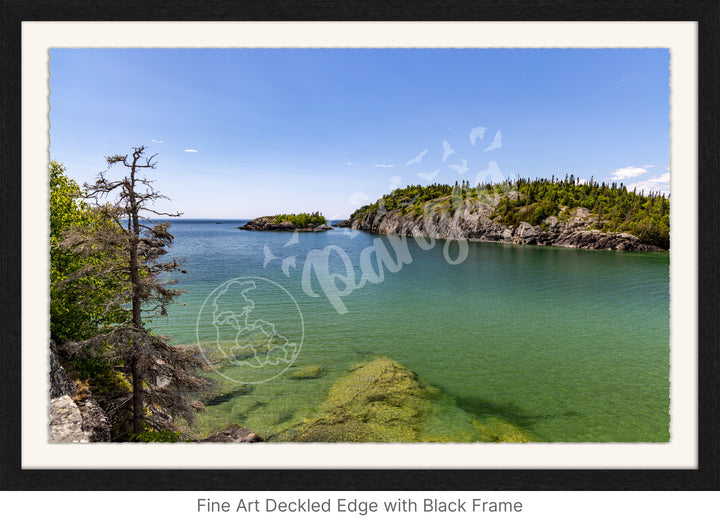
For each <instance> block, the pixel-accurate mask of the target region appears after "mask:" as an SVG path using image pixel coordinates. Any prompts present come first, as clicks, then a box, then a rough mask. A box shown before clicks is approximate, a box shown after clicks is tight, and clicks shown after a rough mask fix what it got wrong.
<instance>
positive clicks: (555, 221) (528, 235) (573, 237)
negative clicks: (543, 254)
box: [350, 192, 662, 252]
mask: <svg viewBox="0 0 720 527" xmlns="http://www.w3.org/2000/svg"><path fill="white" fill-rule="evenodd" d="M518 196H519V194H518V193H517V192H515V193H510V194H508V196H507V197H508V198H510V199H517V197H518ZM498 201H499V198H498V197H497V196H496V197H494V198H493V199H489V200H487V201H480V200H479V199H475V198H469V199H465V200H463V201H461V202H460V203H458V204H456V207H452V206H451V203H450V199H449V198H448V197H443V198H437V199H434V200H431V201H429V202H427V203H426V204H425V205H424V209H423V212H422V213H420V214H413V213H402V211H400V210H391V211H386V210H385V209H384V208H383V206H382V203H381V202H378V207H377V210H376V211H369V212H367V213H365V214H360V215H358V216H357V217H355V218H353V219H352V222H351V225H350V226H351V228H353V229H359V230H363V231H367V232H372V233H374V234H385V235H388V234H392V235H398V236H412V237H426V238H435V239H454V240H457V239H467V240H474V241H487V242H502V243H511V244H517V245H552V246H555V247H574V248H581V249H605V250H614V251H640V252H648V251H659V250H662V249H661V248H659V247H655V246H653V245H647V244H644V243H642V241H641V240H640V239H639V238H638V237H637V236H634V235H632V234H628V233H617V232H604V231H601V230H599V229H597V228H595V226H596V224H597V217H596V216H595V215H594V214H592V213H591V212H590V211H589V210H587V209H584V208H582V207H578V208H576V209H574V210H572V211H567V210H563V211H562V212H561V214H560V216H561V217H558V216H550V217H548V218H545V219H544V220H543V221H542V222H541V223H540V224H538V225H531V224H530V223H527V222H524V221H523V222H520V223H519V224H518V225H517V226H509V225H503V224H502V223H500V222H499V221H497V220H496V219H495V218H493V217H492V216H493V214H494V213H495V206H496V205H497V202H498ZM561 218H562V219H561Z"/></svg>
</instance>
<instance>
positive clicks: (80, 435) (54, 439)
mask: <svg viewBox="0 0 720 527" xmlns="http://www.w3.org/2000/svg"><path fill="white" fill-rule="evenodd" d="M89 441H90V438H89V436H88V434H87V433H85V431H84V430H83V419H82V415H81V414H80V410H79V409H78V407H77V405H76V404H75V403H74V402H73V400H72V399H71V398H70V396H69V395H62V396H60V397H56V398H54V399H52V400H51V401H50V442H51V443H88V442H89Z"/></svg>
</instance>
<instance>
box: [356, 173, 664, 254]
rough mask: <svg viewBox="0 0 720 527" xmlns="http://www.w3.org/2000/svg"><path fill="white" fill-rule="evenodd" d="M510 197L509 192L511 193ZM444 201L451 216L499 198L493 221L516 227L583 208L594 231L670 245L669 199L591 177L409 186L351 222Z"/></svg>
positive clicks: (421, 209) (363, 209)
mask: <svg viewBox="0 0 720 527" xmlns="http://www.w3.org/2000/svg"><path fill="white" fill-rule="evenodd" d="M511 193H512V194H511ZM445 197H448V198H449V200H448V203H447V204H444V205H445V208H446V209H447V210H448V212H449V213H450V214H453V213H454V211H455V210H456V209H457V208H458V206H459V204H460V203H461V201H462V200H465V199H477V200H479V201H481V202H484V203H491V202H493V200H498V199H499V201H497V205H496V206H495V212H494V214H493V215H492V216H491V218H492V219H495V220H496V221H499V222H501V223H503V224H505V225H512V226H517V225H518V224H519V223H520V222H521V221H525V222H528V223H530V224H532V225H539V224H542V222H543V220H545V219H546V218H548V217H549V216H557V217H558V218H559V219H561V220H564V219H567V218H568V217H569V216H570V214H571V212H572V211H573V210H576V209H577V207H583V208H585V209H588V210H589V211H590V213H592V214H593V217H594V218H595V219H596V225H595V228H598V229H601V230H604V231H606V232H627V233H630V234H633V235H635V236H637V237H638V238H640V240H641V241H642V242H643V243H647V244H651V245H655V246H657V247H661V248H664V249H667V248H669V247H670V200H669V199H668V198H666V197H665V196H663V195H662V194H660V193H650V194H648V195H645V194H644V193H643V192H641V193H637V192H634V191H629V190H628V189H627V187H625V185H623V184H622V183H620V185H619V186H618V185H617V184H616V183H612V184H611V185H607V184H606V183H602V184H600V183H598V182H596V181H593V180H592V179H591V180H590V181H589V182H587V183H579V182H578V180H576V179H575V177H574V176H572V175H571V176H566V177H565V179H556V178H555V177H554V176H553V177H552V179H550V180H548V179H545V178H542V179H535V180H529V179H523V178H519V179H517V180H515V181H511V180H506V181H504V182H502V183H494V184H490V183H487V184H483V185H478V186H477V187H471V186H470V183H469V182H467V181H462V182H461V183H460V184H458V183H456V184H455V185H454V186H451V185H440V184H433V185H428V186H425V187H423V186H420V185H413V186H409V187H407V188H404V189H396V190H393V191H392V192H391V193H390V194H386V195H385V196H383V197H382V198H381V199H380V200H378V202H376V203H373V204H371V205H365V206H363V207H361V208H359V209H358V210H356V211H355V212H354V213H353V214H352V215H351V216H350V221H354V220H356V219H360V220H361V219H364V218H366V217H368V215H370V214H380V213H384V211H385V210H387V211H390V210H400V211H401V212H402V213H404V214H412V215H413V216H415V217H417V216H418V215H420V214H422V213H423V212H424V207H425V206H426V203H427V202H428V201H430V200H437V199H438V198H445Z"/></svg>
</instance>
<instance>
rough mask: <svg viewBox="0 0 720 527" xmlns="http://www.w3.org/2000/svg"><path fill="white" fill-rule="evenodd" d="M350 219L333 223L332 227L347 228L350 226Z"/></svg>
mask: <svg viewBox="0 0 720 527" xmlns="http://www.w3.org/2000/svg"><path fill="white" fill-rule="evenodd" d="M351 225H352V224H351V223H350V220H342V221H339V222H337V223H336V224H335V225H333V228H336V229H349V228H350V227H351Z"/></svg>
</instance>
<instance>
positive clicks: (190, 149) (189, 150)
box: [184, 148, 197, 152]
mask: <svg viewBox="0 0 720 527" xmlns="http://www.w3.org/2000/svg"><path fill="white" fill-rule="evenodd" d="M184 152H197V150H194V149H192V148H186V149H185V150H184Z"/></svg>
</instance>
